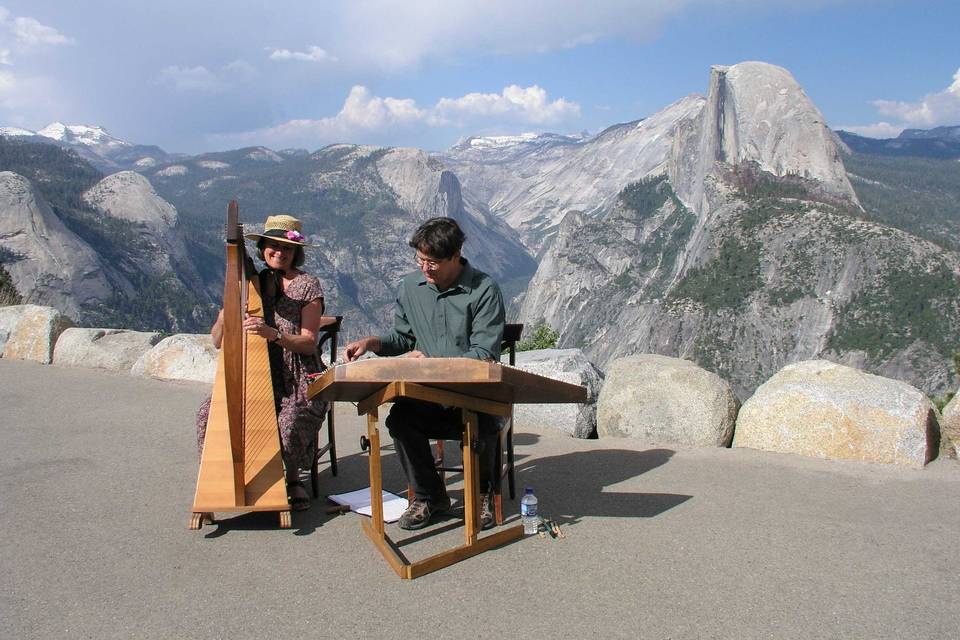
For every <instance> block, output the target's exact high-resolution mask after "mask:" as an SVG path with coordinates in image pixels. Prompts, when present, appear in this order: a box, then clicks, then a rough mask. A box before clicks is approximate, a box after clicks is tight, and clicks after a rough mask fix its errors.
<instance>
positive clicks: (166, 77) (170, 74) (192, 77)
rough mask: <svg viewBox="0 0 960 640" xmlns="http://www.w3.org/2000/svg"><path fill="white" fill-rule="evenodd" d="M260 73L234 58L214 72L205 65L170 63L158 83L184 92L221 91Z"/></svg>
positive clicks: (162, 71) (162, 72) (161, 73)
mask: <svg viewBox="0 0 960 640" xmlns="http://www.w3.org/2000/svg"><path fill="white" fill-rule="evenodd" d="M258 75H259V73H258V71H257V69H256V68H255V67H254V66H253V65H251V64H250V63H249V62H246V61H244V60H234V61H233V62H231V63H229V64H227V65H224V66H223V67H222V68H221V69H220V71H218V72H214V71H211V70H210V69H207V68H206V67H205V66H203V65H198V66H196V67H180V66H177V65H170V66H167V67H164V68H163V69H161V70H160V75H159V76H158V77H157V83H158V84H163V85H167V86H170V87H172V88H173V89H174V90H176V91H179V92H183V93H221V92H223V91H226V90H227V89H230V88H232V87H235V86H237V85H238V84H241V83H243V82H248V81H250V80H253V79H254V78H256V77H257V76H258Z"/></svg>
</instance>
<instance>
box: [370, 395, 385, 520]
mask: <svg viewBox="0 0 960 640" xmlns="http://www.w3.org/2000/svg"><path fill="white" fill-rule="evenodd" d="M378 414H379V411H377V410H376V409H374V410H373V411H371V412H370V413H368V414H367V440H369V441H370V509H371V515H372V516H373V526H374V528H375V529H376V531H377V533H379V534H380V535H381V536H382V535H383V531H384V527H383V498H382V495H383V476H382V475H381V469H380V430H379V429H378V428H377V420H378V418H379V415H378Z"/></svg>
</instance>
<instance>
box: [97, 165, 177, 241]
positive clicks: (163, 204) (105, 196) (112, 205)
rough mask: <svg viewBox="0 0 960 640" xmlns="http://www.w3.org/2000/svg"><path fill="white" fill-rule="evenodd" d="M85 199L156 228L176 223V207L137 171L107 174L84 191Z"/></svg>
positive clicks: (110, 212) (113, 213)
mask: <svg viewBox="0 0 960 640" xmlns="http://www.w3.org/2000/svg"><path fill="white" fill-rule="evenodd" d="M83 200H84V202H86V203H87V204H88V205H90V206H91V207H94V208H95V209H97V210H99V211H101V212H102V213H105V214H107V215H109V216H111V217H113V218H119V219H121V220H126V221H128V222H141V223H144V224H146V225H149V226H151V227H154V228H156V229H166V228H168V227H172V226H174V225H175V224H176V223H177V210H176V209H175V208H174V206H173V205H172V204H170V203H169V202H167V201H166V200H164V199H163V198H161V197H160V196H159V195H157V192H156V191H155V190H154V188H153V185H152V184H150V181H149V180H147V179H146V178H145V177H144V176H142V175H140V174H139V173H136V172H135V171H120V172H118V173H114V174H112V175H109V176H107V177H106V178H104V179H103V180H101V181H100V182H98V183H97V184H95V185H94V186H93V187H91V188H90V189H89V190H88V191H87V192H86V193H84V194H83Z"/></svg>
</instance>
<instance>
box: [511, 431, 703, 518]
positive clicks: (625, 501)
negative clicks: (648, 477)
mask: <svg viewBox="0 0 960 640" xmlns="http://www.w3.org/2000/svg"><path fill="white" fill-rule="evenodd" d="M673 454H674V451H672V450H670V449H649V450H647V451H627V450H616V449H605V450H599V451H577V452H574V453H567V454H563V455H559V456H551V457H547V458H533V459H528V460H525V461H522V462H518V464H517V469H516V471H517V500H519V499H520V497H521V496H522V495H523V490H524V488H525V487H527V486H532V487H534V492H535V493H536V494H537V497H538V499H539V502H540V512H541V514H543V515H544V516H546V517H550V518H554V519H556V520H559V521H560V522H564V523H567V524H575V523H577V522H579V521H580V520H581V519H582V518H583V517H585V516H590V517H613V518H652V517H654V516H658V515H660V514H661V513H663V512H664V511H667V510H669V509H672V508H673V507H675V506H677V505H679V504H683V503H684V502H686V501H687V500H689V499H690V498H692V497H693V496H689V495H683V494H673V493H643V492H620V491H606V490H605V489H606V488H607V487H612V486H614V485H617V484H619V483H622V482H626V481H628V480H631V479H633V478H636V477H637V476H640V475H642V474H644V473H646V472H647V471H650V470H651V469H655V468H657V467H659V466H661V465H663V464H666V463H667V462H668V461H669V460H670V458H671V457H672V456H673ZM517 508H518V509H519V507H517Z"/></svg>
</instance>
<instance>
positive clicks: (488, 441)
mask: <svg viewBox="0 0 960 640" xmlns="http://www.w3.org/2000/svg"><path fill="white" fill-rule="evenodd" d="M461 415H462V414H461V412H460V409H457V408H445V407H442V406H440V405H438V404H434V403H432V402H423V401H420V400H410V399H406V398H404V399H401V400H397V401H396V402H395V403H394V405H393V408H391V409H390V415H388V416H387V420H386V425H387V430H388V431H389V432H390V437H392V438H393V443H394V446H395V447H396V450H397V456H398V457H399V458H400V464H401V465H402V466H403V472H404V474H406V476H407V482H409V483H410V486H412V487H413V492H414V495H415V496H416V497H417V498H419V499H421V500H426V501H434V500H438V499H440V498H442V497H443V496H444V495H446V489H445V488H444V486H443V481H442V480H441V479H440V474H439V473H438V472H437V469H436V467H435V466H434V462H433V451H432V449H431V447H430V439H431V438H434V439H437V438H440V439H444V440H460V438H461V437H462V436H463V418H462V417H461ZM477 418H478V421H479V423H480V429H479V431H480V433H479V434H478V436H477V439H478V440H479V441H480V453H479V456H478V457H479V458H480V464H479V476H480V492H481V493H484V492H487V491H489V490H490V480H491V468H492V467H493V460H494V455H495V454H496V449H497V428H498V424H499V421H498V420H497V419H496V417H495V416H491V415H489V414H486V413H478V414H477Z"/></svg>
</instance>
